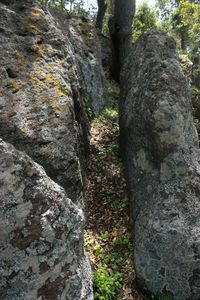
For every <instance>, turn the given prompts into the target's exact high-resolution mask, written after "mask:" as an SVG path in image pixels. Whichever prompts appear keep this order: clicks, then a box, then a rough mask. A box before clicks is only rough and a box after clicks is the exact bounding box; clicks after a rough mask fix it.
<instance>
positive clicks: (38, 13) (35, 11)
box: [31, 7, 44, 16]
mask: <svg viewBox="0 0 200 300" xmlns="http://www.w3.org/2000/svg"><path fill="white" fill-rule="evenodd" d="M31 14H33V15H36V16H41V15H43V14H44V12H43V10H42V9H40V8H38V7H33V8H32V9H31Z"/></svg>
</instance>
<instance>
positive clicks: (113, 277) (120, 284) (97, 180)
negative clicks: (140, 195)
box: [85, 84, 146, 300]
mask: <svg viewBox="0 0 200 300" xmlns="http://www.w3.org/2000/svg"><path fill="white" fill-rule="evenodd" d="M113 90H114V92H113ZM110 93H111V98H112V97H113V95H112V94H113V93H114V96H115V97H117V90H116V86H113V84H112V85H111V87H110ZM114 102H116V101H114ZM112 103H113V99H112ZM115 106H116V105H115V104H112V105H111V106H110V107H107V108H106V109H105V110H104V111H103V113H102V115H101V116H100V117H99V118H97V119H95V120H93V122H92V124H91V132H90V134H91V139H90V145H91V154H90V159H89V162H88V166H87V182H86V192H85V199H86V215H87V225H86V232H85V246H86V251H87V252H88V256H89V258H90V262H91V266H92V270H93V274H94V278H93V283H94V298H95V300H98V299H99V300H133V299H134V300H144V299H146V298H145V297H144V296H143V295H142V294H141V293H140V292H139V291H137V290H136V288H135V284H134V278H135V276H134V267H133V263H132V255H133V241H132V237H131V233H130V228H129V216H128V215H129V214H128V199H127V193H126V184H125V180H124V177H123V171H122V164H121V159H120V155H119V147H118V139H119V126H118V111H117V109H116V108H115Z"/></svg>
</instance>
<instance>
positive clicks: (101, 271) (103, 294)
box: [93, 264, 123, 300]
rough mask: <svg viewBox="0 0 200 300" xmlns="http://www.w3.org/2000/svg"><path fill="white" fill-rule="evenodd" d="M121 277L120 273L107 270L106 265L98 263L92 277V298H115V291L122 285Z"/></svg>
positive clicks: (107, 299)
mask: <svg viewBox="0 0 200 300" xmlns="http://www.w3.org/2000/svg"><path fill="white" fill-rule="evenodd" d="M122 278H123V276H122V273H120V272H113V273H112V272H108V268H107V265H105V264H102V265H100V266H99V268H98V270H97V271H96V272H95V274H94V277H93V285H94V299H95V300H112V299H116V295H117V291H118V290H119V289H120V288H121V287H122Z"/></svg>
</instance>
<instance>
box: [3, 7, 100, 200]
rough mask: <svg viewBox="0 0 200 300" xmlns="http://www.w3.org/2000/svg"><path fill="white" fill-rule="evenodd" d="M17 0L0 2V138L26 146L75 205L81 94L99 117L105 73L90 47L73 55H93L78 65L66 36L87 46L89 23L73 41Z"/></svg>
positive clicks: (82, 147)
mask: <svg viewBox="0 0 200 300" xmlns="http://www.w3.org/2000/svg"><path fill="white" fill-rule="evenodd" d="M15 3H16V4H15V5H14V4H13V5H10V6H5V5H3V4H0V9H1V15H0V29H1V38H0V41H1V43H0V52H1V57H2V59H1V60H0V109H1V111H0V136H1V137H2V138H4V139H5V140H6V141H8V142H10V143H12V144H13V145H15V146H16V147H17V148H18V149H20V150H23V151H26V153H27V154H28V155H30V156H31V157H32V158H33V159H34V160H35V161H36V162H38V163H39V164H41V165H42V166H43V167H44V168H45V171H46V172H47V174H48V175H49V176H50V177H51V178H52V179H53V180H55V181H56V182H57V183H59V184H60V185H61V186H62V187H64V188H65V189H66V190H67V193H68V195H69V197H70V198H71V199H72V200H73V201H74V202H80V203H81V202H82V196H81V191H82V176H81V172H80V164H81V163H82V162H83V161H84V155H85V153H86V152H87V150H88V140H87V136H88V120H87V114H86V111H87V108H86V105H85V99H86V98H91V102H92V103H93V104H94V103H95V104H94V106H95V107H96V108H95V107H94V111H95V113H96V114H97V113H98V112H99V111H100V109H101V108H102V106H103V103H104V101H105V98H104V92H103V91H104V88H103V79H102V78H104V77H103V75H102V72H99V70H102V68H101V67H100V66H101V63H100V62H99V66H98V67H97V60H96V61H95V59H94V57H95V55H96V53H94V54H90V52H89V50H88V48H87V49H85V53H83V54H82V55H83V57H82V58H81V54H80V55H79V57H80V61H81V59H82V61H85V56H86V51H88V53H89V55H91V56H92V58H91V59H89V58H88V60H87V61H86V64H87V66H86V65H85V66H84V65H83V66H82V68H81V67H80V66H79V64H78V62H77V55H78V54H77V53H75V52H76V51H75V49H74V46H73V45H72V42H71V41H72V40H73V43H74V44H76V45H77V47H78V48H79V49H80V51H82V52H84V47H86V46H85V40H84V39H86V38H88V41H87V43H88V47H90V43H91V45H93V43H94V40H93V38H92V37H88V35H90V32H89V30H90V29H91V25H88V23H87V22H86V21H84V22H85V23H84V22H83V25H84V24H85V25H84V26H86V27H87V28H88V32H87V34H86V33H84V32H82V31H80V32H78V33H77V35H76V36H75V34H74V36H73V38H72V34H69V31H70V32H72V31H73V26H72V24H69V23H70V22H71V21H69V20H68V25H67V26H68V27H67V28H68V31H67V30H66V28H65V27H64V26H63V27H62V24H61V22H59V19H58V18H57V19H56V20H55V19H54V18H53V16H52V14H50V13H49V12H47V11H43V10H42V9H41V8H40V7H39V6H38V5H37V2H35V1H33V4H32V5H31V4H27V3H26V1H19V2H18V1H17V2H15ZM77 22H79V21H77ZM76 25H77V24H74V26H76ZM80 26H82V25H80ZM88 26H89V27H88ZM74 28H75V29H74V32H76V31H77V30H78V29H77V28H76V27H74ZM84 34H85V36H84ZM91 35H92V31H91ZM82 36H84V37H82ZM76 39H77V41H76ZM92 47H97V43H96V46H91V48H92ZM81 48H83V50H81ZM98 55H100V54H98ZM98 55H97V57H98ZM84 74H88V77H87V78H86V75H84ZM95 76H96V79H95ZM101 76H102V77H101ZM81 82H84V83H85V84H84V86H86V90H85V91H83V89H82V85H81ZM86 82H87V84H86ZM97 82H99V84H97ZM79 157H82V158H83V159H82V160H81V161H80V160H79Z"/></svg>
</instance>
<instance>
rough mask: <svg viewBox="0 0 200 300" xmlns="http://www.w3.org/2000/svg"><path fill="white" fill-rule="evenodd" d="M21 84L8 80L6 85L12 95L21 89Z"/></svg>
mask: <svg viewBox="0 0 200 300" xmlns="http://www.w3.org/2000/svg"><path fill="white" fill-rule="evenodd" d="M22 86H23V84H22V82H20V81H15V80H10V81H9V83H8V87H9V88H10V89H12V92H13V93H17V92H18V91H19V90H20V89H21V88H22Z"/></svg>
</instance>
